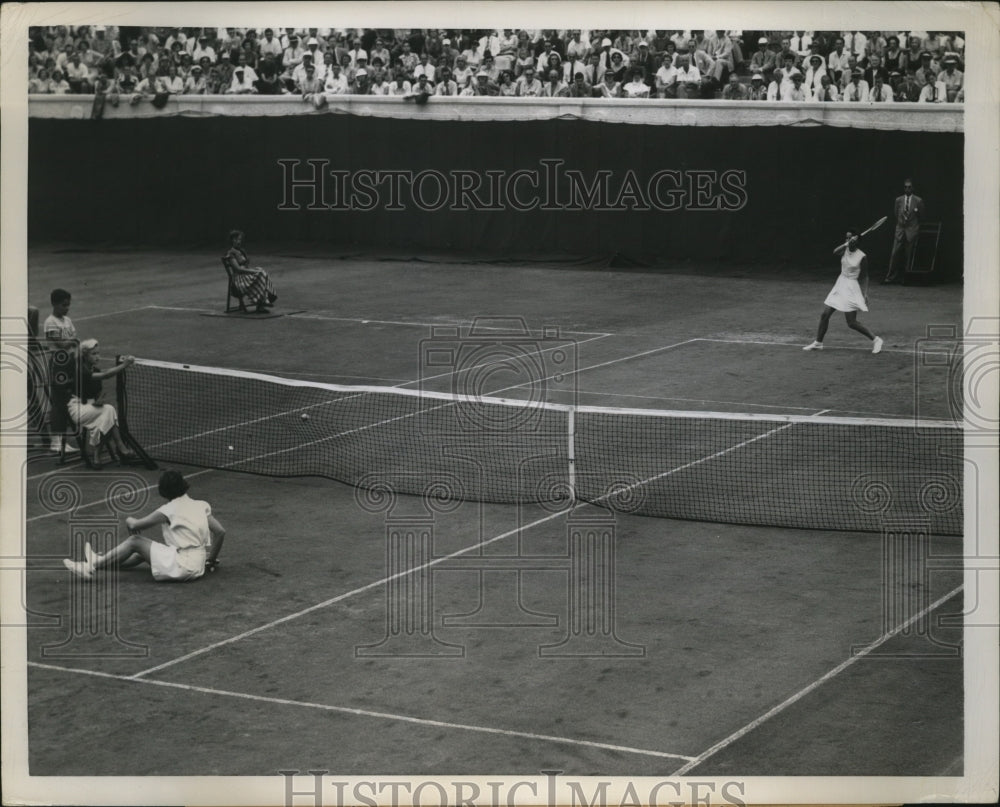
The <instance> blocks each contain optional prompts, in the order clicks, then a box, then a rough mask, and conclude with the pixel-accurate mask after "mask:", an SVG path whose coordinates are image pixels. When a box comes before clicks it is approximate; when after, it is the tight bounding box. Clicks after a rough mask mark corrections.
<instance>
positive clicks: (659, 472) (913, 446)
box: [119, 360, 963, 535]
mask: <svg viewBox="0 0 1000 807" xmlns="http://www.w3.org/2000/svg"><path fill="white" fill-rule="evenodd" d="M119 378H120V381H119V388H120V390H121V393H122V394H121V397H120V400H119V406H120V409H121V411H120V412H119V416H120V419H121V424H122V429H123V431H124V432H125V433H126V434H128V435H129V436H130V437H131V438H133V439H134V440H135V441H137V442H138V443H139V444H140V445H142V446H143V447H144V448H145V450H146V451H147V452H148V453H149V454H150V455H151V456H152V457H154V458H155V459H157V460H160V461H163V462H171V463H180V464H187V465H195V466H203V467H211V468H219V469H227V470H233V471H242V472H248V473H254V474H265V475H269V476H277V477H289V476H321V477H327V478H330V479H335V480H337V481H340V482H344V483H347V484H349V485H354V486H357V487H360V488H366V489H379V488H383V489H392V490H393V491H394V492H396V493H404V494H416V495H426V496H432V497H438V498H441V499H461V500H473V501H483V502H500V503H528V502H547V503H553V504H555V505H560V504H565V505H566V506H572V504H573V503H574V502H594V503H599V504H603V505H605V506H608V507H610V508H612V509H615V510H619V511H623V512H631V513H635V514H638V515H645V516H658V517H667V518H680V519H694V520H701V521H713V522H721V523H735V524H753V525H766V526H776V527H798V528H810V529H828V530H858V531H881V530H882V529H883V528H884V524H885V523H886V521H887V520H888V519H908V520H910V521H912V520H913V519H914V518H919V519H920V520H921V521H920V523H925V522H926V523H928V524H929V527H930V529H932V530H933V531H934V532H935V533H937V534H943V535H960V534H961V533H962V488H963V485H962V465H963V460H962V453H963V435H962V429H961V426H960V424H957V423H955V422H951V421H915V420H906V419H860V418H835V417H817V416H799V415H774V414H733V413H718V412H690V411H663V410H645V409H622V408H611V407H591V406H569V405H563V404H554V403H546V402H538V401H524V400H512V399H505V398H494V397H488V396H464V395H454V394H446V393H436V392H428V391H423V390H410V389H400V388H398V387H374V386H341V385H334V384H319V383H313V382H308V381H302V380H297V379H288V378H280V377H276V376H269V375H263V374H259V373H251V372H243V371H236V370H223V369H218V368H209V367H199V366H193V365H184V364H174V363H168V362H160V361H149V360H138V361H137V362H136V363H135V364H134V365H133V366H132V367H130V368H129V369H128V370H127V371H126V372H125V373H124V374H123V375H122V376H120V377H119Z"/></svg>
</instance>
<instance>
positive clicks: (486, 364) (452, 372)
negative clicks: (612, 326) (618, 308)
mask: <svg viewBox="0 0 1000 807" xmlns="http://www.w3.org/2000/svg"><path fill="white" fill-rule="evenodd" d="M608 336H611V334H607V333H602V334H599V335H598V336H592V337H590V339H581V340H579V341H577V340H575V339H573V340H569V341H568V343H563V344H559V345H556V346H554V347H547V348H545V349H543V350H532V351H529V352H527V353H522V354H521V355H522V356H541V355H542V354H543V353H548V352H549V351H552V350H565V349H566V344H572V345H574V346H576V345H582V344H584V343H586V342H593V341H594V340H595V339H605V338H606V337H608ZM518 358H520V356H505V357H503V358H502V359H496V360H495V361H484V362H481V363H480V364H473V365H472V366H471V367H462V368H460V369H455V370H449V371H448V372H447V373H438V374H437V375H429V376H423V377H421V378H416V379H414V380H413V381H404V382H403V383H402V384H396V385H395V386H397V387H405V386H407V385H408V384H418V383H423V382H424V381H433V380H434V379H435V378H444V377H445V376H449V375H451V376H457V375H460V374H462V373H467V372H469V371H470V370H477V369H479V368H480V367H489V366H490V365H493V364H498V365H499V364H504V363H506V362H510V361H515V360H516V359H518ZM577 372H580V371H579V370H567V371H566V372H565V373H561V374H560V375H564V376H567V375H573V374H574V373H577ZM554 377H555V376H548V377H547V378H541V379H533V380H531V381H526V382H524V383H523V384H516V385H514V386H513V387H504V389H502V390H496V391H495V392H491V393H490V395H495V394H496V392H505V391H506V390H509V389H516V388H517V387H523V386H526V385H527V384H536V383H538V382H539V381H548V380H549V379H550V378H554Z"/></svg>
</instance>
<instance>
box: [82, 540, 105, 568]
mask: <svg viewBox="0 0 1000 807" xmlns="http://www.w3.org/2000/svg"><path fill="white" fill-rule="evenodd" d="M83 556H84V557H85V558H86V559H87V565H88V566H90V570H91V571H95V570H94V564H95V563H97V561H98V560H99V559H100V557H101V556H100V555H98V554H97V553H96V552H95V551H94V547H92V546H91V545H90V541H87V542H86V543H85V544H84V545H83Z"/></svg>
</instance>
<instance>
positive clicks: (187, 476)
mask: <svg viewBox="0 0 1000 807" xmlns="http://www.w3.org/2000/svg"><path fill="white" fill-rule="evenodd" d="M215 470H218V469H216V468H206V469H205V470H204V471H195V472H194V473H190V474H184V478H185V479H194V477H196V476H202V475H203V474H210V473H212V471H215ZM94 478H95V479H99V478H100V477H99V476H95V477H94ZM158 486H159V482H157V483H156V484H155V485H146V487H144V488H141V489H142V490H156V489H157V487H158ZM134 492H135V490H134V489H132V488H130V489H129V490H127V491H122V493H121V495H120V496H117V497H114V498H121V496H126V495H131V494H132V493H134ZM114 498H112V499H108V497H107V496H105V497H104V498H102V499H96V500H95V501H92V502H87V503H86V504H81V505H80V506H79V507H75V508H74V509H73V512H74V513H75V512H76V511H77V510H86V509H88V508H90V507H96V506H97V505H99V504H104V503H105V502H111V501H114ZM67 512H68V511H67ZM67 512H61V513H60V512H56V511H53V512H50V513H42V514H41V515H37V516H32V517H31V518H26V519H25V520H24V523H25V524H28V523H30V522H32V521H41V520H42V519H44V518H55V517H56V516H65V515H67Z"/></svg>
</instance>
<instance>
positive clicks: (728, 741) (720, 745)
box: [670, 586, 963, 776]
mask: <svg viewBox="0 0 1000 807" xmlns="http://www.w3.org/2000/svg"><path fill="white" fill-rule="evenodd" d="M962 588H963V586H958V587H957V588H955V589H953V590H952V591H950V592H948V593H947V594H945V595H944V596H943V597H941V598H940V599H939V600H937V601H936V602H933V603H931V604H930V605H928V606H927V607H926V608H924V610H922V611H921V612H920V613H918V614H914V615H913V616H911V617H910V618H909V619H907V620H906V621H905V622H903V623H902V624H900V625H897V626H896V627H895V628H893V629H892V630H891V631H889V632H888V633H886V634H885V635H883V636H882V637H881V638H880V639H876V640H875V641H874V642H872V643H871V644H870V645H868V646H867V647H865V648H864V649H863V650H861V651H859V652H858V653H857V654H856V655H854V656H851V658H849V659H847V660H846V661H842V662H841V663H840V664H838V665H837V666H836V667H834V668H833V669H832V670H830V671H829V672H828V673H826V675H824V676H822V677H821V678H817V679H816V680H815V681H813V682H812V683H811V684H809V685H808V686H807V687H805V688H803V689H801V690H799V691H798V692H796V693H795V694H794V695H792V696H791V697H789V698H786V699H785V700H783V701H782V702H781V703H779V704H778V705H777V706H775V707H774V708H773V709H771V710H769V711H767V712H765V713H764V714H762V715H761V716H760V717H758V718H756V719H754V720H751V721H750V722H749V723H747V724H746V725H745V726H743V728H741V729H739V730H737V731H734V732H733V733H732V734H730V735H729V736H728V737H726V738H725V739H724V740H721V741H719V742H717V743H716V744H715V745H713V746H712V747H711V748H709V749H708V750H706V751H703V752H702V753H701V754H699V755H698V756H697V757H695V758H694V759H693V760H691V761H690V762H688V763H687V764H685V765H683V766H681V767H680V768H678V769H677V770H676V771H674V772H673V773H672V774H670V775H671V776H683V775H684V774H686V773H687V772H688V771H689V770H691V769H692V768H694V767H697V766H698V765H700V764H701V763H702V762H704V761H705V760H706V759H708V758H709V757H711V756H714V755H715V754H717V753H719V751H721V750H723V749H724V748H727V747H728V746H730V745H732V744H733V743H734V742H736V741H737V740H739V739H740V738H741V737H744V736H746V735H747V734H749V733H750V732H751V731H753V730H754V729H755V728H757V727H758V726H760V725H761V724H762V723H764V722H765V721H767V720H770V719H771V718H772V717H774V716H775V715H776V714H778V713H779V712H782V711H784V710H785V709H787V708H788V707H789V706H791V705H792V704H793V703H796V702H797V701H800V700H802V698H804V697H805V696H806V695H808V694H809V693H810V692H812V691H813V690H815V689H817V688H819V687H820V686H822V685H823V684H825V683H826V682H827V681H829V680H830V679H831V678H833V677H834V676H836V675H839V674H840V673H842V672H843V671H844V670H846V669H847V668H848V667H850V666H851V665H852V664H854V662H856V661H857V660H858V659H861V658H864V657H865V656H867V655H869V654H870V653H872V652H873V651H875V650H877V649H878V648H879V647H881V646H882V645H883V644H885V643H886V642H887V641H889V639H891V638H893V637H894V636H896V635H897V634H899V633H900V632H901V631H903V630H905V629H906V628H908V627H909V626H910V625H912V624H913V623H914V622H916V621H917V620H918V619H922V618H923V617H924V616H926V615H927V614H929V613H930V612H931V611H933V610H934V609H935V608H937V607H938V606H939V605H942V604H943V603H945V602H947V601H948V600H950V599H951V598H952V597H954V596H955V595H956V594H958V592H960V591H961V590H962Z"/></svg>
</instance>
